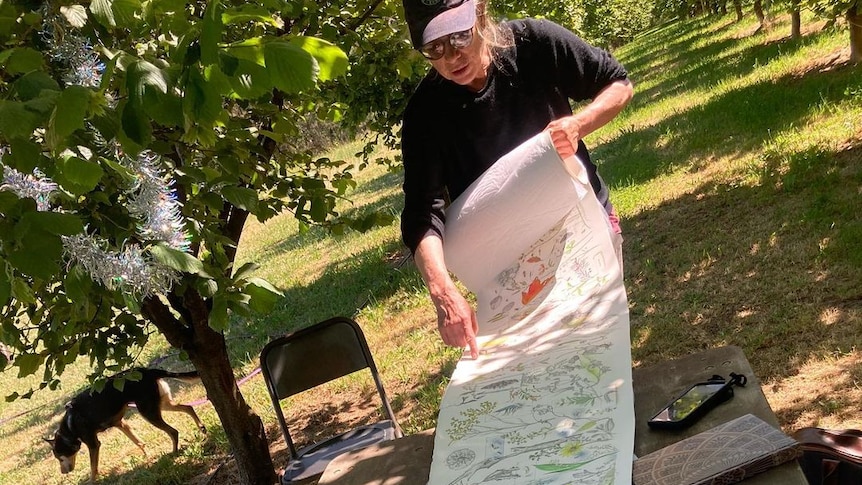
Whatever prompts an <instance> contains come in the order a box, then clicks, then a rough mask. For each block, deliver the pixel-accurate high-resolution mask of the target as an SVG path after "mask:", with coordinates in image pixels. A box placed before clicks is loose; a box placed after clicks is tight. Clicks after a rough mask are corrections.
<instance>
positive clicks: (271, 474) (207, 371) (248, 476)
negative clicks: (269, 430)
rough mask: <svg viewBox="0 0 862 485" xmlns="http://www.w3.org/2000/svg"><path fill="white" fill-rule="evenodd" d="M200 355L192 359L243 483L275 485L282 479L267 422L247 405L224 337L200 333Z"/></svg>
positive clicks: (240, 481) (190, 354)
mask: <svg viewBox="0 0 862 485" xmlns="http://www.w3.org/2000/svg"><path fill="white" fill-rule="evenodd" d="M196 333H197V338H196V339H195V340H196V341H197V342H196V343H197V345H196V347H197V348H198V350H199V352H189V358H190V359H191V361H192V363H194V365H195V368H196V369H198V372H199V373H200V376H201V381H202V382H203V384H204V387H205V388H206V390H207V398H208V399H209V400H210V402H212V404H213V407H214V408H215V410H216V413H217V414H218V416H219V420H220V421H221V422H222V425H223V426H224V430H225V434H226V435H227V439H228V442H230V445H231V450H232V451H233V456H234V461H235V462H236V465H237V471H238V473H239V483H243V484H250V485H252V484H253V485H272V484H273V483H276V482H277V481H278V479H277V478H276V475H275V467H274V466H273V464H272V457H271V456H270V454H269V442H268V441H267V439H266V432H265V429H264V426H263V421H262V420H261V419H260V417H259V416H258V415H257V414H255V413H254V411H253V410H252V409H251V408H250V407H249V406H248V404H247V403H246V402H245V399H244V398H243V396H242V393H240V390H239V387H238V386H237V384H236V380H235V379H234V375H233V369H232V368H231V365H230V361H229V360H228V355H227V347H226V345H225V341H224V337H223V336H222V335H221V334H220V333H217V332H215V331H213V330H212V329H210V328H209V326H207V329H206V330H203V331H200V332H196Z"/></svg>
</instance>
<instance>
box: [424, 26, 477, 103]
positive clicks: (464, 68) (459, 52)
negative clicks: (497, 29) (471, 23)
mask: <svg viewBox="0 0 862 485" xmlns="http://www.w3.org/2000/svg"><path fill="white" fill-rule="evenodd" d="M444 45H445V46H446V50H445V53H444V54H443V57H441V58H440V59H437V60H433V61H430V62H431V65H432V66H434V69H436V70H437V72H439V73H440V75H441V76H443V77H444V78H446V79H448V80H450V81H452V82H454V83H456V84H460V85H462V86H466V87H468V88H470V89H471V90H473V91H480V90H482V88H484V87H485V81H486V80H487V79H488V66H490V64H491V54H490V52H489V50H488V49H486V48H485V42H484V41H483V40H482V37H481V36H480V35H479V34H478V33H477V32H476V30H475V27H474V30H473V42H472V43H471V44H470V45H469V46H467V47H465V48H463V49H456V48H454V47H452V46H451V45H450V44H449V42H448V41H447V42H444Z"/></svg>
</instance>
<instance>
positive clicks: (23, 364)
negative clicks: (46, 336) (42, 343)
mask: <svg viewBox="0 0 862 485" xmlns="http://www.w3.org/2000/svg"><path fill="white" fill-rule="evenodd" d="M44 361H45V357H43V356H41V355H39V354H21V355H17V356H15V362H14V364H13V365H15V367H17V368H18V378H19V379H20V378H22V377H27V376H29V375H31V374H35V373H36V371H37V370H39V366H40V365H42V362H44Z"/></svg>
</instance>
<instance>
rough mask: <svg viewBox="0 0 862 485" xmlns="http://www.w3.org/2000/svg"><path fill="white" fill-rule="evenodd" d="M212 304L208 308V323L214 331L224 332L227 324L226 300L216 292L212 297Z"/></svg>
mask: <svg viewBox="0 0 862 485" xmlns="http://www.w3.org/2000/svg"><path fill="white" fill-rule="evenodd" d="M212 302H213V306H212V309H211V310H210V316H209V325H210V327H212V329H213V330H215V331H216V332H224V331H225V330H227V326H228V322H229V321H228V313H227V305H228V301H227V299H226V298H224V296H222V295H221V294H218V293H217V294H216V295H215V296H213V299H212Z"/></svg>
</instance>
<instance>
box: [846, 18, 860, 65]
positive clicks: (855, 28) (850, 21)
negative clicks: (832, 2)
mask: <svg viewBox="0 0 862 485" xmlns="http://www.w3.org/2000/svg"><path fill="white" fill-rule="evenodd" d="M847 26H848V28H849V29H850V62H860V61H862V12H860V8H859V7H857V6H855V5H854V6H852V7H850V8H849V9H847Z"/></svg>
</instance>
